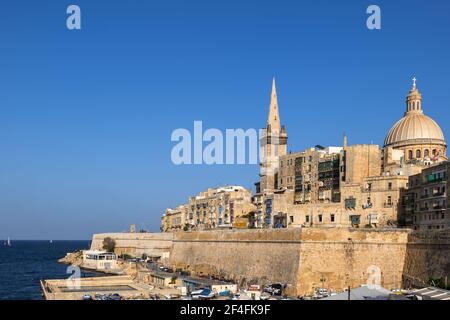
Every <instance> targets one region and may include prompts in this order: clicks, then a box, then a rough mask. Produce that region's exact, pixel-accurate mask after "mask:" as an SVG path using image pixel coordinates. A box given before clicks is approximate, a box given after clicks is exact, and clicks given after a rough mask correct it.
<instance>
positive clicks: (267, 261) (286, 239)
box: [91, 227, 450, 295]
mask: <svg viewBox="0 0 450 320" xmlns="http://www.w3.org/2000/svg"><path fill="white" fill-rule="evenodd" d="M106 237H111V238H113V239H114V240H115V241H116V253H118V254H121V253H127V254H130V255H132V256H136V257H140V256H141V255H142V254H143V253H145V254H147V255H149V256H160V257H162V258H163V260H164V262H165V263H167V264H169V265H171V266H172V267H173V268H176V269H183V270H189V271H191V273H192V274H194V275H213V276H215V277H218V278H222V279H225V280H232V281H235V282H236V283H238V284H239V285H240V286H245V285H248V284H261V285H264V284H267V283H273V282H281V283H285V284H287V285H288V293H289V294H298V295H303V294H311V293H313V291H314V289H315V288H319V287H322V286H323V287H325V288H334V289H336V290H343V289H345V288H347V287H348V286H350V287H357V286H360V285H362V284H368V283H380V284H381V285H382V286H383V287H385V288H387V289H393V288H400V287H408V286H410V285H413V286H422V285H427V282H428V280H429V279H430V278H434V279H439V278H444V277H445V276H448V275H449V271H450V233H449V232H448V231H447V232H436V231H435V232H418V231H412V230H410V229H385V230H384V229H354V228H335V227H334V228H302V229H300V228H288V229H269V230H226V231H225V230H221V231H198V232H176V233H105V234H96V235H94V237H93V241H92V246H91V248H92V249H101V248H102V242H103V239H104V238H106Z"/></svg>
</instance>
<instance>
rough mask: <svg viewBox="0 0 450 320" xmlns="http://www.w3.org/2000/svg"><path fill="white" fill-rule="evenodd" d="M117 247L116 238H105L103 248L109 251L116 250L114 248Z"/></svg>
mask: <svg viewBox="0 0 450 320" xmlns="http://www.w3.org/2000/svg"><path fill="white" fill-rule="evenodd" d="M115 248H116V241H115V240H114V239H111V238H110V237H106V238H105V239H103V249H104V250H106V251H108V252H114V249H115Z"/></svg>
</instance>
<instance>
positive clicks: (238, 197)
mask: <svg viewBox="0 0 450 320" xmlns="http://www.w3.org/2000/svg"><path fill="white" fill-rule="evenodd" d="M263 132H264V133H263V134H262V135H261V137H260V173H259V181H257V182H256V183H255V187H256V192H255V194H254V195H253V196H252V195H251V193H250V191H248V190H246V189H244V188H242V187H225V188H217V189H209V190H208V191H206V192H203V193H200V194H199V195H198V196H196V197H191V198H190V199H189V203H187V204H186V205H185V206H184V208H185V211H183V213H181V212H179V211H181V210H178V211H177V210H175V211H173V210H172V209H168V210H167V211H166V214H165V215H164V216H163V223H162V225H163V227H162V228H163V230H167V231H173V230H189V229H195V230H208V229H217V228H221V227H223V228H232V227H235V228H236V227H240V228H245V227H247V228H290V227H314V226H329V227H340V226H343V227H347V226H352V227H374V228H377V227H396V226H415V227H417V228H422V229H423V228H428V227H429V226H430V225H431V228H434V227H435V226H436V228H437V226H438V225H439V226H440V227H439V228H442V226H445V225H446V223H447V222H446V220H445V219H447V218H446V217H447V216H446V215H445V214H444V215H442V212H441V211H442V210H444V209H448V206H449V201H448V199H446V194H447V193H445V195H443V194H442V193H443V190H444V191H445V190H447V189H448V181H447V180H445V181H444V180H442V181H440V182H439V184H441V186H440V188H441V189H440V191H438V193H439V197H441V198H442V199H443V201H445V202H444V203H443V202H442V201H441V202H439V203H438V204H434V203H429V205H428V207H421V205H422V203H421V202H420V201H422V200H421V199H420V196H419V198H416V196H417V194H422V193H421V192H426V191H424V190H425V189H424V190H421V188H422V187H423V186H422V184H423V182H420V183H417V182H416V180H417V179H418V181H421V179H422V180H423V179H425V178H424V177H426V176H427V175H430V174H431V173H429V170H431V171H433V170H434V169H432V168H437V167H436V166H439V165H440V164H442V163H444V162H445V161H447V157H446V151H447V146H446V142H445V139H444V134H443V132H442V130H441V128H440V127H439V125H438V124H437V123H436V122H435V121H434V120H433V119H431V118H430V117H428V116H426V115H424V113H423V109H422V96H421V94H420V92H419V90H418V89H417V86H416V81H415V79H414V82H413V86H412V88H411V89H410V90H409V93H408V95H407V97H406V112H405V113H404V115H403V117H402V118H401V119H400V120H399V121H397V122H396V123H395V124H394V126H393V127H392V128H391V129H390V130H389V131H388V133H387V135H386V138H385V140H384V146H383V147H380V146H378V145H375V144H357V145H348V144H347V137H346V136H345V135H344V141H343V145H342V146H337V147H322V146H316V147H314V148H308V149H306V150H304V151H301V152H294V153H287V134H286V129H285V127H284V126H282V125H281V122H280V116H279V107H278V98H277V91H276V85H275V80H273V82H272V93H271V97H270V106H269V115H268V118H267V122H266V126H265V128H264V130H263ZM442 170H443V171H442V172H444V171H445V177H447V176H448V167H445V168H442ZM446 170H447V171H446ZM433 174H434V173H433ZM442 174H444V173H442ZM410 177H413V178H410ZM411 179H412V180H411ZM446 183H447V186H445V184H446ZM408 188H410V189H411V188H413V189H411V190H412V191H411V192H408ZM442 188H444V189H442ZM419 189H420V190H419ZM429 192H431V191H429ZM433 192H435V191H433ZM418 201H419V202H418ZM430 208H432V209H430ZM421 209H426V210H435V209H436V210H440V211H439V212H441V216H440V217H441V218H439V219H438V218H437V215H432V216H435V222H436V223H434V224H433V223H430V222H429V221H428V222H425V220H424V219H425V218H426V217H430V213H429V212H427V214H428V216H426V215H425V212H423V215H422V216H420V217H419V215H417V214H416V213H417V212H422V210H421ZM417 219H420V220H419V221H416V220H417ZM419 222H420V223H419Z"/></svg>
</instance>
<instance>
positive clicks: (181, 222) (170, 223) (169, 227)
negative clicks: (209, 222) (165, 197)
mask: <svg viewBox="0 0 450 320" xmlns="http://www.w3.org/2000/svg"><path fill="white" fill-rule="evenodd" d="M187 217H188V215H187V206H186V205H180V206H177V207H176V208H175V209H170V208H167V209H166V212H165V213H164V214H163V215H162V217H161V220H162V221H161V231H163V232H173V231H180V230H183V228H184V226H185V224H186V220H187Z"/></svg>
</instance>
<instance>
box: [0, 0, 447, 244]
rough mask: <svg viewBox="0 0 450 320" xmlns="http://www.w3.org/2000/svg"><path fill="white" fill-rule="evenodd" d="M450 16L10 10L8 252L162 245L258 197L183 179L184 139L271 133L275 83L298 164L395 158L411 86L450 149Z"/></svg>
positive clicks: (318, 9) (232, 178)
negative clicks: (389, 146) (179, 225)
mask: <svg viewBox="0 0 450 320" xmlns="http://www.w3.org/2000/svg"><path fill="white" fill-rule="evenodd" d="M70 4H77V5H79V6H80V7H81V10H82V30H81V31H69V30H67V29H66V23H65V21H66V17H67V15H66V8H67V6H68V5H70ZM370 4H378V5H380V7H381V10H382V29H381V30H380V31H370V30H368V29H367V28H366V18H367V15H366V13H365V11H366V8H367V6H368V5H370ZM449 16H450V2H449V1H446V0H433V1H419V0H416V1H413V0H408V1H379V0H376V1H363V0H354V1H348V0H346V1H331V0H330V1H322V0H320V1H318V0H314V1H313V0H310V1H261V0H258V1H256V0H253V1H242V0H241V1H237V0H227V1H211V0H204V1H196V0H192V1H181V0H179V1H172V0H164V1H162V0H161V1H151V0H149V1H136V0H134V1H133V0H127V1H124V0H120V1H100V0H95V1H93V0H89V1H87V0H73V1H62V0H60V1H54V0H46V1H43V0H39V1H37V0H29V1H24V0H15V1H12V0H10V1H2V3H1V5H0V238H5V237H7V236H10V237H12V238H15V239H87V238H89V237H90V236H91V234H92V233H95V232H107V231H121V230H125V229H127V228H128V225H129V224H131V223H135V224H137V225H138V227H144V228H147V229H151V230H155V231H156V230H158V228H159V224H160V216H161V213H162V212H163V211H164V209H165V208H166V207H170V206H175V205H177V204H180V203H184V202H185V201H186V200H187V197H188V196H189V195H194V194H196V193H198V192H199V191H202V190H204V189H206V188H207V187H213V186H218V185H225V184H239V185H244V186H246V187H249V188H253V183H254V182H255V181H256V180H257V179H258V166H255V165H245V166H179V167H177V166H174V165H173V164H172V163H171V161H170V151H171V148H172V146H173V145H174V144H173V143H172V142H171V141H170V135H171V133H172V130H174V129H175V128H192V126H193V121H194V120H202V121H203V123H204V126H205V127H208V128H219V129H226V128H260V127H262V126H263V125H264V124H265V121H266V117H267V112H268V105H269V96H270V89H271V81H272V77H273V76H275V77H276V79H277V89H278V99H279V105H280V112H281V114H280V116H281V120H282V122H283V123H284V124H286V127H287V132H288V135H289V146H288V147H289V150H292V151H299V150H302V149H304V148H306V147H309V146H314V145H316V144H321V145H325V146H326V145H341V143H342V132H343V131H345V132H347V134H348V139H349V143H351V144H354V143H370V142H374V143H377V144H382V143H383V139H384V136H385V134H386V133H387V130H388V129H389V128H390V127H391V126H392V124H393V123H394V122H395V121H397V120H398V119H399V118H400V117H401V116H402V114H403V112H404V109H405V106H404V99H405V95H406V94H407V92H408V90H409V88H410V86H411V80H410V79H411V78H412V76H413V75H415V76H416V77H417V78H418V87H419V89H420V91H421V92H422V95H423V99H424V101H423V106H424V110H425V112H426V114H428V115H430V116H431V117H433V118H434V119H436V120H437V121H438V123H439V124H440V125H441V127H442V129H443V130H444V134H446V136H447V137H448V136H449V134H450V124H449V121H448V120H449V119H450V108H449V99H450V97H449V87H450V63H449V58H450V41H449V39H450V17H449Z"/></svg>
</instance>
